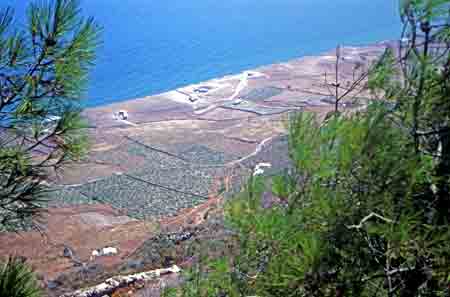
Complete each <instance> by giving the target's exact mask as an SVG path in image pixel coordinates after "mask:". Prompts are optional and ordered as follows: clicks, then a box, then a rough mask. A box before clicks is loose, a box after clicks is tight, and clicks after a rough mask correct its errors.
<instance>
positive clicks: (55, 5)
mask: <svg viewBox="0 0 450 297" xmlns="http://www.w3.org/2000/svg"><path fill="white" fill-rule="evenodd" d="M37 3H39V4H37ZM99 33H100V28H99V26H98V25H97V24H96V23H95V22H94V20H93V19H92V18H89V19H85V18H83V17H82V16H81V14H80V6H79V3H78V1H77V0H54V1H50V2H36V3H32V4H31V5H30V7H29V9H28V14H27V18H26V25H25V27H20V28H19V27H18V26H16V23H15V21H14V19H13V11H12V9H11V8H6V9H3V10H1V11H0V228H1V229H7V230H10V229H15V228H17V227H21V226H24V225H26V223H29V222H30V219H31V218H32V217H33V216H34V215H36V214H38V213H39V211H40V208H41V206H42V203H43V202H45V200H46V199H47V194H48V191H49V188H48V186H47V185H46V182H45V181H46V179H47V177H48V175H49V174H51V170H57V169H58V168H60V167H61V166H63V165H64V164H66V163H67V162H70V161H74V160H77V159H79V158H80V157H81V156H82V155H83V153H84V152H85V150H86V147H87V146H86V145H87V140H86V137H85V135H84V134H83V132H82V128H83V127H84V126H85V125H84V123H83V121H82V120H81V117H80V110H81V104H80V97H81V94H82V92H83V90H84V86H85V83H86V79H87V74H88V71H89V69H90V68H91V66H92V65H93V64H92V63H93V61H94V58H95V48H96V47H97V45H98V43H99Z"/></svg>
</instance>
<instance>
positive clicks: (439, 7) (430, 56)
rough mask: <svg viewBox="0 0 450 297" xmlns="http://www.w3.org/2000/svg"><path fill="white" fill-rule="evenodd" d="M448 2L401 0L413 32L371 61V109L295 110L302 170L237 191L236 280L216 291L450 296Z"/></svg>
mask: <svg viewBox="0 0 450 297" xmlns="http://www.w3.org/2000/svg"><path fill="white" fill-rule="evenodd" d="M449 6H450V1H448V0H446V1H443V0H442V1H441V0H435V1H433V0H409V1H402V2H401V15H402V20H403V22H404V26H405V28H404V32H405V33H404V36H403V37H404V38H406V39H405V40H402V42H401V43H400V50H399V51H394V50H392V49H388V50H386V52H385V54H384V55H383V56H382V57H381V58H380V61H379V62H378V63H376V64H374V66H373V67H372V69H371V70H370V73H369V76H368V84H367V86H368V87H369V89H370V91H371V93H372V95H373V96H374V98H375V100H372V102H371V103H370V104H369V105H368V106H367V108H366V110H364V111H359V112H353V113H350V114H339V113H334V114H332V116H330V117H328V118H327V119H326V120H325V121H324V122H320V121H319V120H318V119H317V118H316V117H315V115H314V114H309V113H302V114H299V115H298V117H296V118H294V119H292V121H291V123H290V126H289V151H290V152H289V157H290V159H291V160H292V162H293V164H294V165H295V170H294V172H293V173H292V174H291V175H288V176H286V175H282V176H278V177H275V178H271V179H269V180H265V179H264V178H262V177H256V178H251V179H250V180H249V182H248V185H247V187H246V188H245V189H244V191H243V192H242V193H240V194H239V195H237V197H235V198H234V199H233V200H232V201H230V202H229V203H228V205H227V206H226V219H227V222H228V227H229V228H231V229H232V230H233V231H234V232H236V240H237V242H238V245H239V248H238V251H237V252H236V254H235V255H234V256H233V257H231V259H228V260H227V261H225V262H223V263H227V264H228V265H229V266H228V267H227V268H226V269H222V270H218V271H221V273H222V276H223V277H224V278H225V279H231V280H234V282H232V283H227V284H228V287H227V288H226V289H222V291H221V293H222V294H218V292H216V291H210V295H209V296H234V295H233V294H234V292H235V291H233V290H234V288H235V286H238V288H239V292H240V295H239V296H252V295H254V296H283V297H285V296H338V297H340V296H402V297H403V296H449V294H450V292H449V275H450V244H449V243H450V231H449V228H448V223H449V222H450V105H449V104H450V100H449V98H450V51H449V49H450V44H449V43H448V41H449V40H450V34H449V33H450V23H449V9H448V8H449ZM398 52H399V53H398ZM267 196H272V198H273V200H274V201H275V202H274V203H273V205H271V206H268V207H267V206H264V203H263V199H262V198H263V197H267ZM212 279H213V277H212V278H211V280H212ZM209 280H210V277H209V274H207V273H205V274H203V275H201V282H202V286H214V281H211V282H209ZM189 286H195V285H194V284H192V283H189ZM190 296H197V295H195V294H193V295H190ZM198 296H204V295H201V294H200V295H198Z"/></svg>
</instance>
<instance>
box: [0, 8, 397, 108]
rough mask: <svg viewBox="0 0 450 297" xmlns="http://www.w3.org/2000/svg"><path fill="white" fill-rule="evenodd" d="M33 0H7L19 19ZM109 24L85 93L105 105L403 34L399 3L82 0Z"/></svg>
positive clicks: (89, 12)
mask: <svg viewBox="0 0 450 297" xmlns="http://www.w3.org/2000/svg"><path fill="white" fill-rule="evenodd" d="M29 2H30V0H2V4H0V6H6V5H11V6H12V7H14V8H15V10H16V12H17V15H18V16H19V17H18V18H19V19H20V18H21V17H20V16H21V15H23V11H24V10H25V7H26V6H27V4H28V3H29ZM81 5H82V9H83V14H85V15H87V16H94V17H95V18H96V20H97V21H98V23H100V24H101V25H102V26H103V28H104V32H103V45H102V46H101V48H100V49H99V51H98V59H97V62H96V66H95V68H94V69H93V71H92V74H91V76H90V83H89V86H88V90H87V92H86V94H85V95H84V97H85V98H86V99H85V105H86V106H98V105H103V104H107V103H112V102H117V101H123V100H126V99H130V98H136V97H142V96H147V95H152V94H157V93H161V92H164V91H168V90H171V89H174V88H177V87H180V86H184V85H188V84H191V83H196V82H200V81H204V80H208V79H211V78H215V77H221V76H224V75H227V74H233V73H238V72H240V71H242V70H246V69H251V68H255V67H257V66H262V65H266V64H272V63H277V62H282V61H286V60H289V59H292V58H298V57H301V56H305V55H316V54H320V53H322V52H324V51H328V50H330V49H332V48H334V47H335V46H336V45H337V44H345V45H365V44H370V43H374V42H377V41H382V40H387V39H396V38H398V37H399V35H400V28H401V27H400V21H399V15H398V0H224V1H221V0H81Z"/></svg>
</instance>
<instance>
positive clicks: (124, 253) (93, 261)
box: [0, 43, 395, 297]
mask: <svg viewBox="0 0 450 297" xmlns="http://www.w3.org/2000/svg"><path fill="white" fill-rule="evenodd" d="M394 45H395V44H394V43H380V44H377V45H373V46H368V47H359V48H355V47H344V48H343V49H342V57H341V61H340V64H341V67H340V69H341V72H340V81H341V88H342V90H341V91H342V92H345V88H348V87H349V86H351V81H352V80H353V79H354V78H355V77H357V76H358V73H360V72H362V71H364V69H367V67H368V65H370V64H371V63H372V62H373V61H374V60H375V59H376V57H378V56H379V55H380V54H381V53H382V52H383V51H384V49H385V48H386V47H387V46H394ZM335 59H336V58H335V54H334V52H330V53H325V54H324V55H321V56H317V57H305V58H302V59H296V60H292V61H289V62H286V63H282V64H276V65H270V66H264V67H261V68H258V69H256V70H254V71H247V72H244V73H241V74H238V75H234V76H228V77H224V78H221V79H215V80H211V81H208V82H204V83H200V84H198V85H193V86H188V87H185V88H181V89H178V90H174V91H171V92H168V93H164V94H160V95H156V96H150V97H146V98H141V99H136V100H131V101H127V102H121V103H116V104H112V105H108V106H101V107H97V108H92V109H88V110H86V111H85V112H84V115H85V117H86V118H87V119H88V121H89V124H90V128H89V129H88V130H89V131H88V133H89V136H90V139H91V144H92V146H91V150H90V153H89V155H88V157H87V159H86V160H85V162H83V163H82V164H74V165H73V166H71V167H70V168H66V169H65V170H64V171H61V172H57V173H55V174H54V175H53V177H52V180H51V183H52V185H53V186H54V188H55V192H54V193H53V197H52V198H53V199H52V202H51V204H50V205H48V207H49V209H48V212H47V213H46V214H45V215H44V217H43V219H44V220H43V223H42V230H43V231H44V236H42V234H40V233H39V232H24V233H21V234H8V233H5V234H1V235H0V237H1V238H0V240H1V242H2V244H1V246H0V255H5V256H6V255H8V254H11V253H14V254H17V255H20V256H23V257H26V258H27V259H28V261H29V263H30V264H31V265H32V266H33V268H34V269H35V270H36V271H37V272H38V273H39V275H40V278H41V281H42V284H43V286H44V287H45V288H46V290H47V293H48V294H49V296H59V294H61V293H63V292H67V291H70V290H74V289H78V288H79V287H82V286H87V285H90V284H95V283H96V282H99V281H101V280H102V279H104V278H106V277H108V276H111V275H115V274H117V273H132V272H136V271H144V270H145V269H154V268H160V267H163V266H167V265H170V264H173V263H175V264H180V265H181V266H183V265H182V264H183V263H188V262H189V261H190V259H193V258H195V257H194V256H195V249H192V243H193V242H199V241H213V242H216V243H218V244H220V242H222V239H224V238H226V237H227V236H228V235H227V233H226V230H224V228H223V225H222V224H221V216H220V213H221V212H220V205H221V203H222V202H220V201H222V200H221V199H222V198H223V197H224V196H225V197H226V198H227V199H228V198H229V197H232V195H231V194H229V193H230V192H233V191H234V192H235V191H239V188H240V186H241V185H242V184H243V183H244V182H245V179H246V177H248V176H249V175H250V174H252V172H253V169H254V167H255V166H256V165H257V164H258V163H261V162H265V163H270V164H271V165H272V167H271V168H270V169H269V170H266V172H265V173H266V174H275V173H277V172H279V171H281V170H285V169H287V168H289V166H290V162H289V159H288V157H287V149H288V143H287V136H286V133H287V131H286V129H287V123H288V117H289V116H292V115H293V114H295V113H298V112H304V111H312V112H316V113H319V114H321V115H325V114H326V113H328V112H329V111H331V110H332V109H333V107H334V105H333V103H334V102H333V100H332V99H333V97H332V92H331V91H332V90H330V89H329V87H327V86H326V84H325V82H329V81H333V80H334V79H335V77H334V72H333V71H334V64H335ZM325 74H326V75H325ZM368 96H369V94H367V93H365V92H360V91H359V89H356V90H354V91H352V92H350V93H349V95H348V97H347V99H346V100H344V101H342V104H341V108H355V107H359V106H363V105H364V104H365V103H366V101H367V100H368ZM362 98H364V99H362ZM120 110H126V111H127V113H128V118H127V119H115V118H114V116H113V114H114V113H115V112H118V111H120ZM223 193H228V194H227V195H222V194H223ZM211 210H214V211H213V213H215V215H214V216H209V215H208V214H209V213H210V212H211ZM211 218H212V219H211ZM103 247H113V248H116V249H117V254H114V255H108V256H101V257H95V258H92V251H93V250H96V249H101V248H103ZM159 284H160V283H159ZM157 287H158V284H153V285H151V286H149V288H150V289H148V290H150V291H148V292H147V293H148V294H150V295H149V296H154V295H153V294H156V293H155V292H157V291H158V289H157ZM138 291H139V290H138ZM152 292H153V293H152ZM147 293H146V294H147ZM136 294H141V295H136V296H144V295H142V294H144V293H143V291H142V290H141V291H140V293H136ZM117 296H119V295H116V297H117ZM120 296H122V295H120ZM123 296H125V295H123Z"/></svg>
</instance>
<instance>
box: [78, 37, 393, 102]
mask: <svg viewBox="0 0 450 297" xmlns="http://www.w3.org/2000/svg"><path fill="white" fill-rule="evenodd" d="M397 42H398V41H395V40H383V41H379V42H376V43H373V44H368V45H356V46H355V45H351V46H345V45H344V46H343V47H344V48H354V49H361V48H366V47H386V46H387V45H392V44H395V43H397ZM332 52H333V50H329V51H326V52H322V53H318V54H317V55H305V56H299V57H294V58H292V59H288V60H282V61H279V62H274V63H271V64H265V65H260V66H256V67H255V68H251V69H246V70H242V71H239V72H236V73H231V74H225V75H223V76H217V77H213V78H210V79H207V80H203V81H198V82H193V83H189V84H186V85H181V86H179V87H176V88H173V89H168V90H166V91H162V92H156V93H154V94H149V95H145V96H142V97H132V98H124V99H117V100H112V102H107V103H100V104H96V105H92V106H89V105H87V106H86V107H85V108H84V110H90V109H97V108H102V107H107V106H112V105H122V104H126V103H127V102H130V101H136V100H143V99H147V98H150V97H157V96H164V95H165V94H168V93H171V92H174V91H177V90H182V89H186V88H191V87H195V86H199V85H202V84H205V83H209V82H211V83H213V82H216V81H224V80H232V79H235V78H237V77H240V76H242V75H243V74H245V73H247V72H257V71H258V69H265V68H270V67H275V66H281V65H287V67H289V64H290V63H292V62H296V61H301V60H303V59H308V58H322V59H324V60H327V59H328V60H332V59H334V58H335V56H334V55H333V53H332ZM83 101H86V102H88V101H89V99H83Z"/></svg>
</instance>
